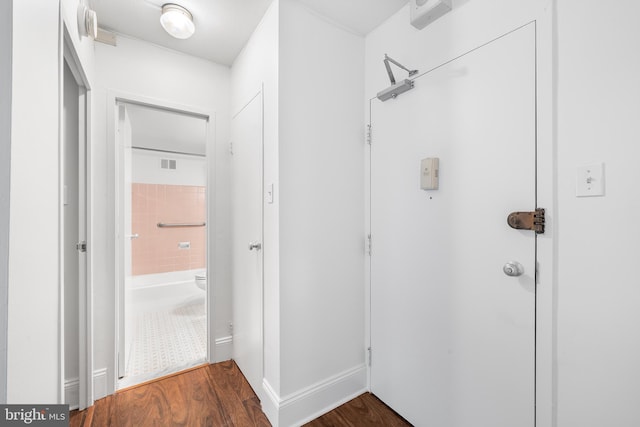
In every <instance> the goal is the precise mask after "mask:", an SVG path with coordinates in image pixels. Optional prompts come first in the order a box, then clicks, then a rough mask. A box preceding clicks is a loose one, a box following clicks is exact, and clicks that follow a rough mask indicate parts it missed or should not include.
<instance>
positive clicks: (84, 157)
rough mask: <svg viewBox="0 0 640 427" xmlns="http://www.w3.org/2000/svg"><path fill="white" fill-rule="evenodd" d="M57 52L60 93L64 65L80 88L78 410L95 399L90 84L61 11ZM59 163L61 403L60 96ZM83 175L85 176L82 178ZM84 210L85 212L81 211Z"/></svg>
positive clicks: (61, 379) (60, 120) (62, 357)
mask: <svg viewBox="0 0 640 427" xmlns="http://www.w3.org/2000/svg"><path fill="white" fill-rule="evenodd" d="M60 29H61V37H60V49H59V51H60V55H59V63H58V71H59V88H60V92H59V93H60V94H62V93H64V92H63V91H64V66H65V63H66V64H67V65H68V66H69V69H70V70H71V74H72V75H73V77H74V79H75V81H76V83H77V85H78V90H79V99H78V148H79V152H78V157H79V165H78V166H79V171H78V172H79V176H78V196H79V198H78V200H79V208H80V212H81V216H80V221H79V222H80V224H83V225H84V227H83V228H84V230H82V231H83V232H82V231H81V233H80V235H79V239H80V240H82V239H83V236H82V234H84V241H86V244H87V251H86V253H85V255H84V256H83V257H80V263H79V293H78V300H79V301H78V311H79V313H78V314H79V315H78V335H79V336H78V348H79V357H78V362H79V363H78V364H79V367H78V368H79V369H78V373H79V375H78V398H79V401H78V405H79V408H80V409H85V408H87V407H89V406H91V405H93V402H94V396H93V354H92V351H93V314H92V313H93V304H92V301H93V282H92V280H91V277H92V276H91V274H92V271H93V258H92V255H91V244H92V232H91V230H92V226H93V225H92V221H91V205H92V203H91V200H92V192H91V188H92V179H91V177H92V175H91V97H92V92H91V85H90V83H89V78H88V77H87V73H86V71H85V69H84V67H83V66H82V62H81V61H80V57H79V55H78V52H77V50H76V47H75V45H74V43H73V38H72V36H71V35H70V32H69V29H68V28H67V25H66V23H65V22H64V20H63V19H62V14H60ZM58 109H59V110H58V111H59V114H58V123H59V131H58V132H59V135H58V141H59V144H58V165H59V176H58V186H59V190H58V191H59V193H58V194H59V201H58V222H59V224H58V227H59V236H60V239H59V242H58V243H59V257H58V274H59V277H58V281H59V282H58V283H59V298H60V302H59V306H60V310H59V319H60V320H59V322H60V326H59V336H60V349H59V355H60V357H59V372H60V377H59V387H60V389H59V390H60V391H59V393H60V402H64V400H65V390H66V389H67V385H66V384H65V369H64V362H65V352H64V342H65V334H64V331H65V322H64V311H65V310H64V276H65V275H64V273H65V272H64V245H65V241H64V236H65V227H64V200H63V199H64V169H65V164H64V145H65V143H64V135H63V117H62V110H63V97H62V96H60V97H59V99H58ZM82 177H84V178H82ZM82 213H84V214H82Z"/></svg>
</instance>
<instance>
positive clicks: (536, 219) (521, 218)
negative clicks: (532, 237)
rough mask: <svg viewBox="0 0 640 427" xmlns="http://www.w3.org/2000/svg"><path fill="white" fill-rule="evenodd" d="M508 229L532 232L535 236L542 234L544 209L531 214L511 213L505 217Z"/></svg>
mask: <svg viewBox="0 0 640 427" xmlns="http://www.w3.org/2000/svg"><path fill="white" fill-rule="evenodd" d="M507 224H509V227H511V228H515V229H516V230H533V231H535V232H536V234H543V233H544V209H542V208H538V209H536V210H535V211H533V212H512V213H510V214H509V216H508V217H507Z"/></svg>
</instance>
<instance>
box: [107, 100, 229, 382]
mask: <svg viewBox="0 0 640 427" xmlns="http://www.w3.org/2000/svg"><path fill="white" fill-rule="evenodd" d="M121 103H125V104H132V105H139V106H144V107H151V108H156V109H161V110H165V111H171V112H177V113H181V114H188V115H192V116H196V117H198V116H199V117H202V118H203V119H205V120H206V121H207V132H206V142H205V144H206V162H207V214H206V218H207V246H206V247H207V262H206V268H207V271H208V272H212V271H213V267H214V266H215V257H216V252H215V250H216V243H215V239H214V238H211V236H215V235H216V230H217V221H216V210H215V194H214V192H215V188H216V187H215V185H216V175H215V161H216V152H215V142H216V141H215V134H216V114H215V113H214V112H211V111H208V110H207V109H205V108H201V107H197V106H191V105H185V104H180V103H176V102H172V101H167V100H162V99H157V98H152V97H148V96H144V95H138V94H133V93H129V92H123V91H116V90H108V91H107V104H106V105H107V122H106V123H107V153H108V159H109V173H110V174H111V176H110V178H109V181H110V182H111V185H112V191H111V192H110V194H109V200H112V201H113V202H114V203H113V206H114V211H113V217H112V218H113V220H112V224H111V226H112V227H113V234H112V235H113V239H114V252H113V254H114V272H115V276H114V286H113V294H112V295H113V302H114V304H113V306H112V307H110V309H112V312H113V313H114V320H115V321H114V322H113V323H112V324H110V325H108V328H109V329H110V330H111V333H112V336H113V338H114V340H113V358H112V361H111V363H110V366H109V369H108V371H109V374H110V378H109V384H110V387H109V388H110V390H113V391H117V389H118V387H117V386H118V351H119V350H120V348H119V347H120V345H119V335H120V326H121V325H120V322H121V321H120V310H121V308H122V307H121V306H120V303H119V300H120V294H121V291H120V282H119V281H120V277H121V272H122V271H123V269H124V265H123V264H122V256H121V254H120V252H121V251H122V250H123V245H122V244H121V243H122V242H121V241H120V237H119V234H123V232H122V231H121V230H119V225H118V216H119V215H120V209H121V202H120V198H119V191H120V190H119V188H118V184H119V179H120V177H119V171H120V170H121V168H122V166H121V165H120V164H119V159H120V158H121V156H120V152H119V149H118V141H117V135H116V133H117V129H118V111H117V110H118V108H119V104H121ZM216 289H217V286H216V280H215V276H214V275H212V274H208V275H207V290H206V292H207V294H206V304H205V306H206V314H207V361H208V362H209V363H214V362H215V360H216V354H215V353H216V348H215V341H216V340H215V331H216V322H215V315H214V312H213V309H214V307H215V306H214V302H215V292H216ZM122 350H123V351H124V349H122Z"/></svg>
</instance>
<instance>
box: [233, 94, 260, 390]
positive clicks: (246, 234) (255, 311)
mask: <svg viewBox="0 0 640 427" xmlns="http://www.w3.org/2000/svg"><path fill="white" fill-rule="evenodd" d="M231 135H232V141H233V142H232V147H233V148H232V150H233V157H232V190H233V191H232V200H233V202H232V203H233V206H232V223H233V233H232V240H233V358H234V360H235V361H236V363H237V364H238V366H239V368H240V370H241V371H242V373H243V374H244V376H245V377H246V378H247V380H248V381H249V384H251V387H253V389H254V390H255V391H256V393H257V394H258V395H259V396H260V395H261V390H262V276H263V274H262V260H263V256H262V94H261V93H260V94H258V95H256V96H255V97H254V98H253V99H252V100H251V101H250V102H249V103H248V104H247V105H246V106H245V107H244V109H242V111H240V112H239V113H238V114H237V115H236V116H235V117H234V118H233V121H232V126H231Z"/></svg>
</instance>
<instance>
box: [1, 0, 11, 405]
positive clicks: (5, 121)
mask: <svg viewBox="0 0 640 427" xmlns="http://www.w3.org/2000/svg"><path fill="white" fill-rule="evenodd" d="M12 3H13V2H12V1H4V2H0V93H2V94H3V95H2V97H1V98H0V404H2V403H6V401H7V288H8V285H9V281H8V279H9V278H8V267H9V189H10V188H9V187H10V185H9V183H10V180H11V173H10V172H11V32H12V29H11V26H12V21H13V16H12Z"/></svg>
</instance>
